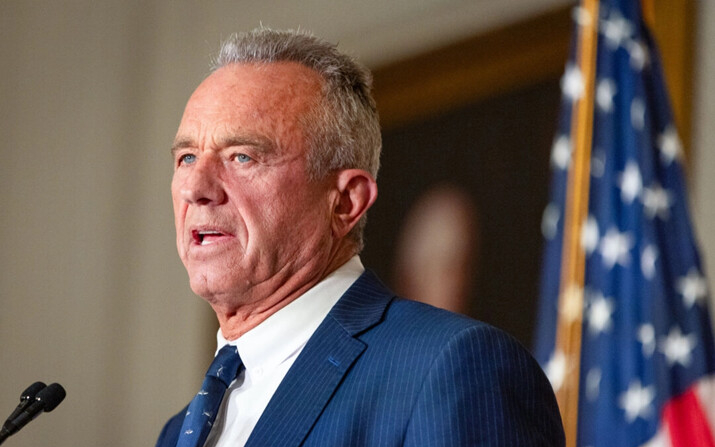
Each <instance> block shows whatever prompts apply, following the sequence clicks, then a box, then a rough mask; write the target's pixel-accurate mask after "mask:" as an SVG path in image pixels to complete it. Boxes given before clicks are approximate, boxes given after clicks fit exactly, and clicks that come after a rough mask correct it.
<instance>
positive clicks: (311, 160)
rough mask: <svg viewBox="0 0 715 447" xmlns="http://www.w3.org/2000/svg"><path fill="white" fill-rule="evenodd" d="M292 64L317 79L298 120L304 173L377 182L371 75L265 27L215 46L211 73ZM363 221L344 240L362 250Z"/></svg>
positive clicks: (329, 50)
mask: <svg viewBox="0 0 715 447" xmlns="http://www.w3.org/2000/svg"><path fill="white" fill-rule="evenodd" d="M271 62H297V63H299V64H302V65H304V66H306V67H308V68H310V69H312V70H314V71H315V72H317V73H318V74H319V75H320V76H321V78H322V79H323V87H322V100H321V102H320V103H319V104H318V106H317V107H314V108H313V110H312V112H311V113H308V114H307V115H306V116H304V117H301V118H300V120H301V124H302V125H303V128H304V129H305V131H306V134H307V138H308V141H307V144H308V155H307V163H308V174H309V175H310V177H311V179H313V180H317V179H321V178H324V177H325V176H326V175H328V174H329V173H331V172H335V171H337V170H340V169H351V168H357V169H363V170H365V171H367V172H369V173H370V174H371V175H372V176H373V177H375V178H377V171H378V169H379V166H380V150H381V147H382V136H381V134H380V123H379V117H378V113H377V107H376V105H375V100H374V99H373V98H372V95H371V90H372V75H371V74H370V71H369V70H368V69H367V68H365V67H364V66H363V65H361V64H359V63H358V62H357V61H355V60H354V59H353V58H351V57H350V56H348V55H346V54H343V53H341V52H340V51H338V50H337V48H336V46H335V45H333V44H331V43H328V42H325V41H323V40H321V39H318V38H317V37H314V36H313V35H311V34H309V33H307V32H304V31H293V30H288V31H276V30H271V29H266V28H259V29H255V30H253V31H251V32H248V33H239V34H233V35H231V36H230V37H229V38H228V39H227V40H226V41H224V42H223V44H222V45H221V49H220V51H219V53H218V55H217V56H216V58H215V59H214V61H213V66H212V70H217V69H219V68H221V67H224V66H226V65H230V64H235V63H239V64H241V63H243V64H247V63H271ZM364 227H365V216H363V218H362V219H361V220H360V222H359V223H358V224H357V225H356V226H355V228H353V230H352V231H351V233H350V235H349V236H350V237H351V238H352V239H353V240H354V241H355V242H356V244H357V252H359V251H360V250H362V247H363V236H362V234H363V229H364Z"/></svg>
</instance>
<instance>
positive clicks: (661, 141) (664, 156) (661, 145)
mask: <svg viewBox="0 0 715 447" xmlns="http://www.w3.org/2000/svg"><path fill="white" fill-rule="evenodd" d="M658 149H659V150H660V159H661V161H662V162H663V163H664V164H665V166H670V164H671V163H672V162H673V160H675V159H676V158H677V159H679V158H680V156H681V154H682V151H683V145H682V144H681V143H680V138H679V137H678V131H677V130H675V127H674V126H673V125H670V126H668V127H666V129H665V130H664V131H663V133H661V134H660V135H658Z"/></svg>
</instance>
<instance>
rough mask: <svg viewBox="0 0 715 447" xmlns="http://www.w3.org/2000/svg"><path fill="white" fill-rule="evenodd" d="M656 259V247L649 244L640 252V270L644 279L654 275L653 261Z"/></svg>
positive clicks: (651, 277)
mask: <svg viewBox="0 0 715 447" xmlns="http://www.w3.org/2000/svg"><path fill="white" fill-rule="evenodd" d="M657 260H658V247H656V246H655V245H653V244H649V245H648V246H647V247H646V248H644V249H643V253H641V271H642V272H643V276H644V277H645V278H646V279H653V278H654V277H655V262H656V261H657Z"/></svg>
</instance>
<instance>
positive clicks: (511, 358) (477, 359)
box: [157, 272, 564, 447]
mask: <svg viewBox="0 0 715 447" xmlns="http://www.w3.org/2000/svg"><path fill="white" fill-rule="evenodd" d="M183 417H184V412H183V411H182V412H180V413H179V414H177V415H176V416H174V417H173V418H172V419H171V420H169V422H168V423H167V424H166V426H165V427H164V429H163V431H162V432H161V435H160V437H159V441H158V442H157V447H174V446H175V445H176V440H177V437H178V434H179V433H178V432H179V430H180V428H181V424H182V420H183ZM563 444H564V440H563V430H562V427H561V420H560V417H559V412H558V408H557V406H556V401H555V399H554V395H553V392H552V390H551V387H550V385H549V383H548V381H547V379H546V377H545V376H544V374H543V373H542V371H541V369H540V368H539V366H538V365H537V363H536V362H535V361H534V360H533V359H532V357H531V356H530V355H529V354H528V353H527V352H526V350H525V349H524V348H523V347H522V346H521V345H519V343H517V342H516V341H515V340H514V339H513V338H511V337H510V336H508V335H506V334H505V333H504V332H501V331H500V330H498V329H495V328H493V327H491V326H489V325H487V324H484V323H481V322H478V321H475V320H472V319H469V318H466V317H462V316H458V315H455V314H452V313H449V312H446V311H443V310H440V309H436V308H433V307H431V306H427V305H424V304H420V303H416V302H413V301H407V300H403V299H399V298H397V297H395V296H394V295H393V294H392V293H391V292H390V291H389V290H388V289H387V288H386V287H385V286H384V285H382V283H380V281H379V280H378V279H377V277H375V275H373V274H372V273H370V272H365V273H364V274H363V275H362V276H361V277H360V278H359V279H358V280H357V281H356V282H355V283H354V284H353V285H352V286H351V287H350V289H349V290H348V291H347V292H346V293H345V294H344V295H343V296H342V297H341V298H340V300H339V301H338V302H337V304H336V305H335V306H334V307H333V309H332V310H331V311H330V313H329V314H328V316H327V317H326V318H325V320H324V321H323V322H322V324H321V325H320V327H319V328H318V329H317V330H316V332H315V334H313V336H312V337H311V338H310V340H309V341H308V343H307V345H306V346H305V348H304V349H303V352H301V354H300V355H299V356H298V358H297V359H296V361H295V363H294V364H293V366H292V368H291V369H290V370H289V371H288V374H287V375H286V376H285V378H284V379H283V382H281V384H280V386H279V387H278V389H277V390H276V393H275V394H274V396H273V398H272V399H271V401H270V403H269V404H268V407H267V408H266V410H265V412H264V413H263V415H262V416H261V418H260V420H259V421H258V424H257V425H256V427H255V429H254V430H253V432H252V433H251V436H250V438H249V440H248V443H247V445H248V446H299V445H302V446H320V447H325V446H402V445H407V446H467V445H480V446H482V445H483V446H562V445H563Z"/></svg>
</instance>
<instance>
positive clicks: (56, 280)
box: [0, 1, 213, 447]
mask: <svg viewBox="0 0 715 447" xmlns="http://www.w3.org/2000/svg"><path fill="white" fill-rule="evenodd" d="M157 3H158V2H157ZM162 3H164V4H166V5H170V4H172V3H171V2H162ZM191 17H192V13H191V12H190V11H181V10H180V8H179V7H176V8H169V7H166V8H164V9H160V8H159V7H158V6H156V7H152V6H151V2H138V1H135V2H125V1H123V2H94V1H71V2H47V1H43V2H34V1H27V2H26V1H2V2H0V54H1V56H2V57H1V58H0V60H1V61H2V63H0V89H1V90H0V92H1V93H0V95H1V96H0V111H1V119H0V154H2V156H1V157H0V197H1V198H2V199H1V200H2V204H3V206H2V214H0V230H1V231H0V247H1V252H2V257H1V258H0V263H1V265H0V300H2V301H0V302H1V303H2V308H1V309H0V365H1V366H0V377H1V378H2V379H1V380H0V413H7V412H9V411H10V410H12V408H13V407H14V406H15V405H16V403H17V399H18V397H19V392H20V391H22V389H24V388H25V387H26V386H27V385H29V384H30V383H32V382H33V381H35V380H43V381H45V382H47V383H49V382H52V381H57V382H60V383H62V384H63V385H64V386H65V387H66V389H67V392H68V397H67V400H66V402H65V403H63V404H62V406H61V407H60V408H59V409H58V410H57V411H56V412H55V413H53V414H50V415H46V416H43V417H41V418H40V419H39V420H37V421H35V422H34V423H33V424H32V425H33V426H32V427H28V428H27V429H25V430H23V431H22V432H20V433H19V434H17V435H16V436H15V437H13V439H11V440H9V441H8V442H7V445H13V446H17V447H21V446H40V445H53V446H60V447H61V446H130V445H131V446H140V445H153V444H152V443H153V441H154V440H155V438H156V436H157V434H158V430H159V428H160V427H161V424H162V422H163V421H164V420H166V418H167V417H168V416H169V415H170V414H171V412H172V411H178V410H179V409H180V408H181V406H182V405H184V404H185V402H186V401H187V400H188V399H189V398H190V396H191V395H192V393H193V389H194V388H195V387H196V386H197V383H200V382H199V380H200V376H201V375H202V374H203V372H202V371H200V369H201V368H203V367H204V366H203V365H202V363H203V361H204V360H205V359H206V355H207V354H208V355H210V352H207V351H206V346H207V344H208V343H210V339H211V337H212V335H211V332H212V331H213V323H212V319H211V317H210V315H209V313H210V310H209V309H208V308H207V307H206V306H203V305H202V304H203V302H201V301H200V300H199V299H198V298H196V297H194V296H193V295H192V293H191V292H190V290H189V288H188V286H187V280H186V278H185V274H184V272H183V268H182V267H181V264H180V262H179V261H178V258H177V256H176V254H175V249H174V235H173V224H172V212H171V208H170V195H169V181H170V176H171V159H170V156H169V147H170V145H171V140H172V138H173V133H174V131H175V127H176V125H177V123H178V119H179V117H180V113H181V110H182V107H183V102H184V101H185V99H186V97H187V96H188V94H189V93H190V91H191V89H192V88H193V86H194V85H195V84H196V83H197V82H198V81H199V80H200V79H201V77H202V75H203V73H205V71H206V64H205V61H206V55H205V53H206V47H207V45H206V44H205V39H204V38H203V36H202V33H203V30H201V29H196V28H192V27H191ZM180 35H183V36H185V37H186V39H185V40H183V41H181V40H179V39H177V37H178V36H180ZM192 45H193V46H192ZM197 358H198V359H200V360H201V361H202V362H198V364H197V362H196V361H195V360H196V359H197ZM172 371H176V373H172ZM1 417H2V418H3V420H4V417H5V416H4V415H3V416H1Z"/></svg>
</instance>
